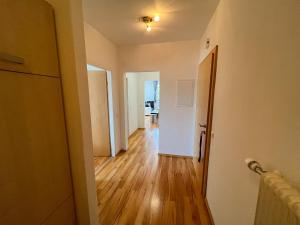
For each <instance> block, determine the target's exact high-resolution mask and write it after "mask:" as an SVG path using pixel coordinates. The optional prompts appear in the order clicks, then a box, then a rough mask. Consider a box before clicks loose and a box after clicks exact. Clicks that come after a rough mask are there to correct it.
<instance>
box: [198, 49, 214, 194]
mask: <svg viewBox="0 0 300 225" xmlns="http://www.w3.org/2000/svg"><path fill="white" fill-rule="evenodd" d="M211 54H212V63H211V72H210V83H209V97H208V110H207V128H206V135H205V151H204V162H203V175H202V196H203V197H204V198H206V193H207V180H208V166H209V156H210V146H211V133H212V122H213V109H214V94H215V85H216V75H217V60H218V45H217V46H216V47H215V48H214V49H213V50H212V51H211V52H210V53H209V54H208V56H207V57H210V55H211Z"/></svg>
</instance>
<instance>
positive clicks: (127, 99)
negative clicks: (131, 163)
mask: <svg viewBox="0 0 300 225" xmlns="http://www.w3.org/2000/svg"><path fill="white" fill-rule="evenodd" d="M124 103H125V104H124V108H125V109H124V112H125V118H126V120H125V131H124V134H125V137H124V138H125V143H126V150H127V149H128V139H129V138H130V137H132V136H133V135H134V134H135V133H136V132H137V131H138V130H140V129H148V130H149V131H153V132H152V133H153V136H155V142H156V145H157V149H158V142H159V113H160V73H159V72H128V73H125V76H124ZM150 133H151V132H150Z"/></svg>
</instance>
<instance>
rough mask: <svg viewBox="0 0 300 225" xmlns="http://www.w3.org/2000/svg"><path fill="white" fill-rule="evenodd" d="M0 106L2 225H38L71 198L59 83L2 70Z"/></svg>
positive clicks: (53, 79)
mask: <svg viewBox="0 0 300 225" xmlns="http://www.w3.org/2000/svg"><path fill="white" fill-rule="evenodd" d="M0 108H1V110H0V149H1V151H0V224H14V225H16V224H22V225H27V224H28V225H34V224H40V223H41V222H42V221H44V219H45V218H47V217H48V216H49V215H50V214H51V212H53V211H54V209H56V208H57V207H58V206H59V205H60V204H61V202H62V201H64V200H65V199H67V198H68V197H69V196H70V195H71V194H72V184H71V177H70V168H69V156H68V150H67V141H66V132H65V122H64V112H63V103H62V96H61V87H60V79H58V78H54V77H46V76H37V75H26V74H21V73H14V72H6V71H0ZM16 221H17V222H16Z"/></svg>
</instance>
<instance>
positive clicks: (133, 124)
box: [126, 74, 139, 136]
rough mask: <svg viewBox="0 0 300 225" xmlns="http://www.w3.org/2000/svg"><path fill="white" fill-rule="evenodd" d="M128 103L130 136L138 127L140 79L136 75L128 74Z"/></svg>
mask: <svg viewBox="0 0 300 225" xmlns="http://www.w3.org/2000/svg"><path fill="white" fill-rule="evenodd" d="M126 78H127V91H128V94H127V102H128V132H129V133H128V136H130V135H131V134H133V133H134V132H135V131H136V130H137V129H138V128H139V127H138V78H137V76H136V74H127V75H126Z"/></svg>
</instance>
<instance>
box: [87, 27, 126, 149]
mask: <svg viewBox="0 0 300 225" xmlns="http://www.w3.org/2000/svg"><path fill="white" fill-rule="evenodd" d="M84 34H85V45H86V57H87V63H88V64H91V65H94V66H97V67H100V68H102V69H105V70H110V71H112V83H113V85H112V86H113V87H112V88H113V109H114V125H115V129H114V131H115V143H116V151H117V153H118V151H119V150H120V149H121V132H120V130H121V129H120V124H121V122H120V114H119V110H120V108H119V106H120V102H119V96H120V93H119V92H120V77H119V75H118V53H117V46H116V45H115V44H114V43H112V42H111V41H110V40H108V39H106V38H105V37H104V36H103V35H102V34H101V33H100V32H98V31H97V30H96V29H94V28H93V27H92V26H91V25H89V24H87V23H84Z"/></svg>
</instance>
